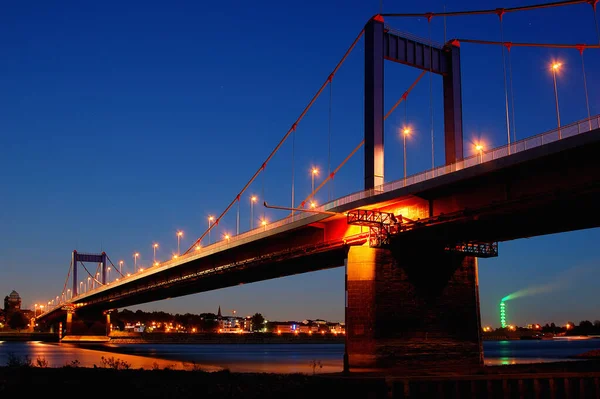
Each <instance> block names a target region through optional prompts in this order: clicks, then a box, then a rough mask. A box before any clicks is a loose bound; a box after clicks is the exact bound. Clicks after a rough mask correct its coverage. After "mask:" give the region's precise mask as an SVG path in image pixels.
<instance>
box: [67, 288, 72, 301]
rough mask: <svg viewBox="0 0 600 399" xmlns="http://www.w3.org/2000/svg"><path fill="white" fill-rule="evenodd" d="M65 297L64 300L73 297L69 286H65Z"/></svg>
mask: <svg viewBox="0 0 600 399" xmlns="http://www.w3.org/2000/svg"><path fill="white" fill-rule="evenodd" d="M65 299H66V300H69V299H73V297H72V296H71V289H70V288H67V296H66V298H65Z"/></svg>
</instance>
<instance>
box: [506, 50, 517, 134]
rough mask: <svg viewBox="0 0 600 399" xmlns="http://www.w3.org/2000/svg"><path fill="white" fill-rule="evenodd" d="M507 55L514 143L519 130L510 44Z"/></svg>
mask: <svg viewBox="0 0 600 399" xmlns="http://www.w3.org/2000/svg"><path fill="white" fill-rule="evenodd" d="M505 45H506V53H507V56H508V80H509V82H510V103H511V105H512V133H513V143H514V142H516V141H517V128H516V127H515V125H516V121H515V92H514V91H513V77H512V61H511V59H510V44H506V43H505Z"/></svg>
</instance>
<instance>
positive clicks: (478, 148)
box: [475, 144, 483, 151]
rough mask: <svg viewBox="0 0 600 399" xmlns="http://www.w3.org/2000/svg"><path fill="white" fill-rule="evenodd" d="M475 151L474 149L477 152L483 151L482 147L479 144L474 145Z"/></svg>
mask: <svg viewBox="0 0 600 399" xmlns="http://www.w3.org/2000/svg"><path fill="white" fill-rule="evenodd" d="M475 149H476V150H477V151H481V150H483V146H482V145H481V144H476V145H475Z"/></svg>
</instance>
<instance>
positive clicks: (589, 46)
mask: <svg viewBox="0 0 600 399" xmlns="http://www.w3.org/2000/svg"><path fill="white" fill-rule="evenodd" d="M452 41H453V42H456V43H457V44H460V43H472V44H489V45H494V46H511V47H541V48H573V49H579V47H582V48H583V49H599V48H600V44H577V43H573V44H571V43H522V42H504V43H503V42H498V41H494V40H479V39H461V38H458V39H453V40H452Z"/></svg>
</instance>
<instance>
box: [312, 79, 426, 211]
mask: <svg viewBox="0 0 600 399" xmlns="http://www.w3.org/2000/svg"><path fill="white" fill-rule="evenodd" d="M425 73H426V71H423V72H421V74H420V75H419V76H418V77H417V79H415V81H414V82H413V83H412V84H411V85H410V87H409V88H408V89H407V90H406V91H405V92H404V93H403V94H402V96H401V97H400V99H399V100H398V102H396V104H394V106H393V107H392V108H391V109H390V110H389V111H388V112H387V114H385V116H384V117H383V121H384V122H385V120H386V119H387V118H388V117H389V116H390V115H391V114H392V111H393V110H394V109H396V107H397V106H398V104H400V103H401V102H402V101H405V100H406V98H407V97H408V95H409V94H410V92H411V91H412V90H413V89H414V87H415V86H416V85H417V83H418V82H419V80H421V78H422V77H423V75H424V74H425ZM364 144H365V139H364V138H363V139H362V140H361V141H360V143H358V145H357V146H356V147H354V149H353V150H352V151H351V152H350V154H348V156H347V157H346V158H344V160H343V161H342V162H341V163H340V164H339V165H338V167H337V168H335V170H334V171H333V172H332V173H331V174H330V175H329V176H327V177H326V178H325V179H323V181H321V184H319V186H318V187H317V188H315V191H313V192H312V193H310V195H309V196H308V197H306V199H305V200H304V201H302V202H301V204H300V208H304V205H305V204H306V203H307V202H308V201H310V200H311V199H312V198H313V197H314V195H315V194H316V193H317V192H319V190H320V189H321V188H322V187H323V186H324V185H325V183H327V182H328V181H329V180H331V179H333V177H334V176H335V175H336V174H337V172H338V171H339V170H340V169H341V168H342V166H344V165H345V164H346V162H348V160H349V159H350V158H352V156H353V155H354V154H356V152H357V151H358V150H359V149H360V148H361V147H362V146H363V145H364Z"/></svg>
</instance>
